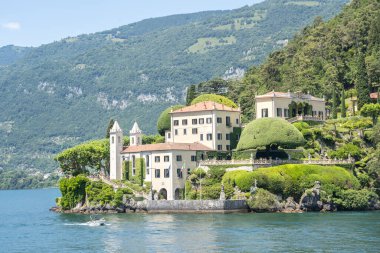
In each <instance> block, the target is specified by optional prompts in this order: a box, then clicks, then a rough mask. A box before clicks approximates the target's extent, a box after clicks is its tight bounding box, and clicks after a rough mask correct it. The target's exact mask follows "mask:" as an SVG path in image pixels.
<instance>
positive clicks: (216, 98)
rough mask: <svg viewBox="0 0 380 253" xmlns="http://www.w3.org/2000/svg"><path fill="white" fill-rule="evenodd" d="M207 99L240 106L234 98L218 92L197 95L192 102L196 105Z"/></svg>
mask: <svg viewBox="0 0 380 253" xmlns="http://www.w3.org/2000/svg"><path fill="white" fill-rule="evenodd" d="M206 101H212V102H216V103H219V104H223V105H226V106H229V107H232V108H238V106H237V105H236V104H235V103H234V102H233V101H232V100H230V99H228V98H226V97H224V96H221V95H216V94H202V95H200V96H198V97H196V98H195V99H194V100H193V101H192V102H191V104H192V105H194V104H196V103H200V102H206Z"/></svg>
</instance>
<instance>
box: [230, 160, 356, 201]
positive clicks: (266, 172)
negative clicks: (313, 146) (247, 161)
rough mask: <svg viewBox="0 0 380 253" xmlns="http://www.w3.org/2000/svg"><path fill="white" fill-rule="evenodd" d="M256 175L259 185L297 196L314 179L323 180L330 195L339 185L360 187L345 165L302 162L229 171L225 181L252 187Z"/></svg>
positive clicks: (322, 183) (233, 184)
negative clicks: (252, 169)
mask: <svg viewBox="0 0 380 253" xmlns="http://www.w3.org/2000/svg"><path fill="white" fill-rule="evenodd" d="M255 179H256V180H257V186H258V187H259V188H263V189H266V190H268V191H270V192H272V193H275V194H280V195H282V196H283V197H284V198H286V197H290V196H291V197H294V198H296V199H298V198H299V197H301V195H302V194H303V192H304V190H305V189H308V188H311V187H312V186H313V185H314V182H315V181H320V182H321V186H322V189H323V190H324V191H326V193H327V194H328V195H331V196H332V195H333V194H334V192H336V191H337V190H339V189H350V188H353V189H357V188H358V187H359V181H358V180H357V179H356V178H355V177H354V176H353V175H352V174H351V173H350V172H348V171H347V170H345V169H343V168H340V167H332V166H319V165H300V164H288V165H281V166H276V167H270V168H260V169H257V170H255V171H253V172H247V171H230V172H227V173H226V174H225V175H224V176H223V184H224V185H230V186H232V187H234V186H238V187H239V188H240V189H242V190H243V191H249V189H250V187H251V186H252V185H253V184H254V180H255Z"/></svg>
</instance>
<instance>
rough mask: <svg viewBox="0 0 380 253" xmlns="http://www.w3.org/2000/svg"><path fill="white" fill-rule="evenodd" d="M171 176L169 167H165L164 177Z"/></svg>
mask: <svg viewBox="0 0 380 253" xmlns="http://www.w3.org/2000/svg"><path fill="white" fill-rule="evenodd" d="M169 176H170V174H169V169H164V178H168V177H169Z"/></svg>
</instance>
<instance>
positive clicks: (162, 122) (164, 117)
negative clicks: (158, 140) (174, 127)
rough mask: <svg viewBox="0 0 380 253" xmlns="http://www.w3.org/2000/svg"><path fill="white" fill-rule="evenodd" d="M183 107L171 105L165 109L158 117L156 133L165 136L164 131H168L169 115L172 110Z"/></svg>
mask: <svg viewBox="0 0 380 253" xmlns="http://www.w3.org/2000/svg"><path fill="white" fill-rule="evenodd" d="M183 107H184V105H173V106H170V107H169V108H167V109H165V111H163V112H162V113H161V114H160V117H158V120H157V131H158V133H159V134H160V135H161V136H164V135H165V131H167V130H170V114H169V113H170V112H171V111H172V110H177V109H180V108H183Z"/></svg>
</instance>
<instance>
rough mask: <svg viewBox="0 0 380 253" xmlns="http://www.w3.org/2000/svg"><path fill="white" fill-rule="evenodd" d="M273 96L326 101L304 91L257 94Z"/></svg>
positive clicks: (264, 96) (262, 96)
mask: <svg viewBox="0 0 380 253" xmlns="http://www.w3.org/2000/svg"><path fill="white" fill-rule="evenodd" d="M272 97H283V98H300V99H308V100H316V101H324V99H323V98H317V97H314V96H312V95H310V94H303V93H299V94H298V93H291V92H277V91H271V92H268V93H266V94H264V95H257V96H256V99H257V98H272Z"/></svg>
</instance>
